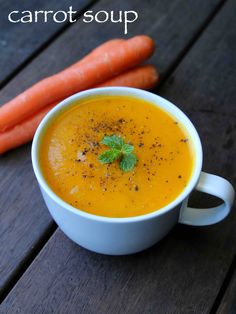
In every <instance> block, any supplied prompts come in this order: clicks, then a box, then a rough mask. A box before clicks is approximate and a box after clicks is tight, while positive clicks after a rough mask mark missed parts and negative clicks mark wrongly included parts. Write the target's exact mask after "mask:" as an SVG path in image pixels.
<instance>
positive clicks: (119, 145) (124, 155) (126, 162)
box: [98, 135, 137, 172]
mask: <svg viewBox="0 0 236 314" xmlns="http://www.w3.org/2000/svg"><path fill="white" fill-rule="evenodd" d="M101 143H102V144H104V145H106V146H108V147H109V148H110V149H109V150H106V151H105V152H103V153H102V154H101V155H100V156H99V157H98V160H99V161H100V162H101V163H102V164H108V163H112V162H113V161H115V160H118V159H119V165H120V169H121V170H123V171H124V172H128V171H130V170H132V169H133V168H134V166H135V165H136V163H137V157H136V155H135V154H134V153H133V150H134V146H133V145H130V144H126V143H125V141H124V139H123V138H122V137H120V136H117V135H111V136H104V138H103V139H102V141H101Z"/></svg>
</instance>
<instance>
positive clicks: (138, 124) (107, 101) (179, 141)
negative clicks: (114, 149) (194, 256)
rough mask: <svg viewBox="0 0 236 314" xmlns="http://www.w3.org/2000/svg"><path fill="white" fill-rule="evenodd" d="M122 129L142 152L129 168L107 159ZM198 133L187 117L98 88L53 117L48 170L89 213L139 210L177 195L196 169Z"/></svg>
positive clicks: (56, 187)
mask: <svg viewBox="0 0 236 314" xmlns="http://www.w3.org/2000/svg"><path fill="white" fill-rule="evenodd" d="M113 134H115V135H117V136H122V137H123V138H124V140H125V142H126V143H131V144H132V145H133V146H134V153H135V154H136V156H137V158H138V162H137V164H136V166H135V167H134V168H133V169H132V170H131V171H129V172H124V171H122V170H121V169H120V168H119V164H118V163H119V161H114V162H113V163H109V164H101V163H100V162H99V160H98V156H99V155H100V154H101V153H102V152H104V151H105V150H107V149H108V147H107V146H105V145H103V144H101V143H100V142H101V140H102V139H103V137H104V136H105V135H113ZM193 155H194V154H193V149H192V143H191V139H190V138H189V137H188V134H187V133H186V131H185V129H184V128H183V126H181V124H180V123H179V122H178V121H176V120H174V118H173V117H172V116H170V115H169V114H168V113H166V112H165V111H163V110H161V109H159V108H158V107H156V106H154V105H153V104H151V103H148V102H146V101H143V100H140V99H136V98H131V97H126V96H97V97H96V98H94V97H93V98H88V99H86V100H83V101H79V102H78V103H77V104H76V106H72V107H71V108H70V109H68V110H65V111H64V112H62V113H59V114H58V115H57V116H56V117H55V118H54V119H53V121H52V122H51V123H50V124H49V125H48V127H47V130H46V132H45V135H44V136H43V139H42V142H41V148H40V162H41V165H40V166H41V169H42V172H43V175H44V177H45V179H46V181H47V182H48V184H49V186H50V187H51V189H52V190H53V191H54V192H55V193H56V194H57V195H58V196H59V197H60V198H62V199H63V200H64V201H65V202H67V203H69V204H70V205H72V206H74V207H76V208H79V209H81V210H83V211H86V212H88V213H92V214H95V215H99V216H106V217H131V216H138V215H143V214H147V213H150V212H152V211H155V210H157V209H160V208H162V207H163V206H165V205H167V204H168V203H170V202H172V201H173V200H174V199H175V198H176V197H177V196H178V195H179V194H180V193H181V192H182V191H183V189H184V188H185V186H186V184H187V182H188V181H189V179H190V176H191V173H192V169H193V162H194V160H193V159H194V157H193Z"/></svg>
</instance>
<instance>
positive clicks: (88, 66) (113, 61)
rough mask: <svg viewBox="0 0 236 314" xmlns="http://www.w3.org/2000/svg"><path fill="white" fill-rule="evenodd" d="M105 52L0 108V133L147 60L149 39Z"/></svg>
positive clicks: (141, 37) (150, 47) (131, 41)
mask: <svg viewBox="0 0 236 314" xmlns="http://www.w3.org/2000/svg"><path fill="white" fill-rule="evenodd" d="M108 46H109V45H107V46H106V50H105V51H104V53H102V54H98V56H97V57H95V58H91V60H90V61H89V62H80V61H79V62H77V63H76V64H74V65H73V66H72V67H70V68H68V69H66V70H64V71H62V72H59V73H58V74H55V75H53V76H51V77H48V78H45V79H43V80H41V81H40V82H38V83H36V84H35V85H33V86H32V87H30V88H28V89H27V90H26V91H24V92H23V93H21V94H20V95H18V96H17V97H15V98H14V99H13V100H11V101H9V102H8V103H6V104H5V105H3V106H2V107H1V108H0V131H4V130H6V129H8V128H10V127H13V126H14V125H16V124H17V123H19V122H20V121H22V120H23V119H26V118H27V117H29V116H31V115H32V114H33V113H35V112H37V111H39V110H40V109H42V108H43V107H45V106H47V105H49V104H51V103H53V102H56V101H58V100H60V99H63V98H65V97H67V96H70V95H72V94H74V93H76V92H79V91H81V90H84V89H87V88H90V87H92V86H95V85H98V84H100V83H102V82H104V81H106V80H108V79H110V78H112V77H114V76H115V75H118V74H120V73H122V72H125V71H127V70H129V69H131V68H133V67H135V66H137V65H138V64H140V63H141V62H143V61H144V60H146V59H147V58H149V57H150V56H151V55H152V53H153V51H154V43H153V41H152V39H151V38H150V37H148V36H145V35H139V36H135V37H133V38H131V39H128V40H126V41H124V42H122V43H119V44H117V48H116V49H115V48H114V44H113V45H112V49H109V47H108Z"/></svg>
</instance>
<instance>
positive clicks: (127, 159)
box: [120, 153, 137, 172]
mask: <svg viewBox="0 0 236 314" xmlns="http://www.w3.org/2000/svg"><path fill="white" fill-rule="evenodd" d="M136 163H137V157H136V156H135V155H134V154H132V153H131V154H125V155H123V157H122V159H121V161H120V169H121V170H123V171H124V172H128V171H130V170H132V169H133V168H134V166H135V165H136Z"/></svg>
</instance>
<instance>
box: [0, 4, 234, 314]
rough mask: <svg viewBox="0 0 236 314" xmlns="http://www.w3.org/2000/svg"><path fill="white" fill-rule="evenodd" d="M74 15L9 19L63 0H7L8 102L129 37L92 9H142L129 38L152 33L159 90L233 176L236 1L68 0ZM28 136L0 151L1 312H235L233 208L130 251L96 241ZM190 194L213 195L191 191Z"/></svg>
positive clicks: (3, 56)
mask: <svg viewBox="0 0 236 314" xmlns="http://www.w3.org/2000/svg"><path fill="white" fill-rule="evenodd" d="M70 5H72V6H73V9H74V10H78V14H77V17H78V21H77V22H76V23H74V24H69V23H62V24H57V23H52V22H48V23H32V24H30V25H29V24H13V23H9V22H8V21H7V15H8V13H9V12H11V11H12V10H16V9H17V8H18V10H19V6H20V10H21V11H24V10H39V9H41V10H54V11H57V10H63V9H64V10H65V9H68V7H69V3H68V1H66V0H62V1H58V0H47V1H45V0H32V1H21V2H20V5H19V1H17V0H11V1H4V0H0V16H1V18H0V87H1V90H0V102H1V103H4V102H5V101H7V100H9V99H11V98H12V97H14V96H15V95H17V94H18V93H19V92H20V91H22V90H23V89H25V88H26V87H28V86H30V85H31V84H32V83H34V82H36V81H37V80H39V79H41V78H43V77H44V76H47V75H50V74H52V73H55V72H57V71H59V70H60V69H63V68H64V67H66V66H68V65H69V64H71V63H73V62H75V61H76V60H78V59H80V58H81V57H82V56H83V55H84V54H86V53H87V52H88V51H89V50H90V49H92V48H93V47H95V46H96V45H98V44H99V43H101V42H103V41H105V40H107V39H109V38H113V37H121V36H123V35H122V34H123V25H120V24H118V23H117V24H111V23H104V24H94V23H91V24H86V23H83V22H82V14H83V12H84V11H85V10H93V11H95V12H96V11H99V10H107V11H111V10H115V11H117V10H136V11H138V12H139V19H138V21H137V22H135V23H133V24H130V25H129V32H128V37H129V36H133V35H135V34H140V33H145V34H148V35H150V36H152V38H153V39H154V40H155V41H156V45H157V49H156V53H155V55H154V56H153V58H152V63H153V64H155V65H156V66H157V67H158V69H159V71H160V74H161V83H160V84H159V86H158V88H157V89H156V90H155V91H154V92H155V93H158V94H160V95H162V96H164V97H166V98H167V99H169V100H171V101H173V102H174V103H175V104H177V105H178V106H179V107H180V108H181V109H182V110H184V111H185V112H186V113H187V114H188V115H189V117H190V118H191V119H192V121H193V122H194V124H195V126H196V127H197V129H198V131H199V134H200V136H201V139H202V143H203V149H204V170H205V171H207V172H211V173H215V174H218V175H221V176H224V177H226V178H228V179H229V180H230V181H231V182H232V183H233V184H235V183H236V163H235V145H236V143H235V140H236V80H235V73H236V18H235V12H236V1H235V0H227V1H220V0H207V1H205V0H194V1H189V0H182V1H179V0H172V1H157V0H148V1H144V0H119V1H110V0H100V1H86V0H79V1H78V0H77V1H76V0H71V1H70ZM30 146H31V145H30V144H29V145H25V146H23V147H21V148H19V149H15V150H14V151H11V152H9V153H7V154H5V155H4V156H2V157H1V158H0V176H1V177H0V297H1V301H2V304H1V306H0V312H1V313H11V314H12V313H24V314H25V313H26V314H28V313H30V314H31V313H63V314H64V313H96V314H97V313H102V314H104V313H215V312H217V313H236V271H235V269H236V255H235V254H236V214H235V210H234V209H235V208H234V209H233V210H232V213H231V214H230V216H229V217H228V218H227V219H225V220H224V221H223V222H222V223H219V224H217V225H213V226H209V227H202V228H194V227H187V226H184V225H177V226H176V227H175V228H174V229H173V231H172V232H171V233H170V234H169V235H168V236H167V237H166V238H165V239H164V240H162V241H161V242H160V243H158V244H157V245H155V246H154V247H152V248H151V249H149V250H147V251H145V252H142V253H139V254H135V255H132V256H122V257H112V256H103V255H99V254H95V253H92V252H89V251H87V250H85V249H83V248H81V247H79V246H77V245H76V244H74V243H73V242H72V241H70V240H69V239H68V238H67V237H66V236H65V235H64V234H63V233H62V232H61V231H60V230H59V229H58V228H57V226H56V225H55V223H54V222H53V221H52V218H51V217H50V215H49V213H48V211H47V209H46V206H45V204H44V202H43V200H42V197H41V195H40V193H39V188H38V186H37V183H36V179H35V177H34V174H33V171H32V166H31V159H30ZM192 202H194V204H195V205H196V204H197V205H199V206H201V205H202V204H204V205H206V204H207V205H212V204H213V203H215V200H214V199H210V198H208V197H206V198H202V195H201V196H200V195H198V194H194V195H193V197H192Z"/></svg>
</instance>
